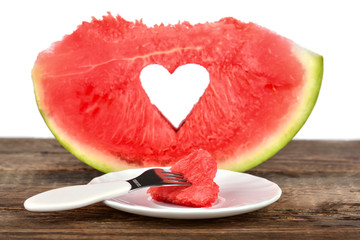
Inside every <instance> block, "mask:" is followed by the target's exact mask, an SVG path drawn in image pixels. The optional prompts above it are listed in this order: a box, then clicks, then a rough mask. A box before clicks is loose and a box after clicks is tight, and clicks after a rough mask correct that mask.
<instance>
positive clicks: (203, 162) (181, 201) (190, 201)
mask: <svg viewBox="0 0 360 240" xmlns="http://www.w3.org/2000/svg"><path fill="white" fill-rule="evenodd" d="M170 169H171V170H172V171H174V172H178V173H181V174H183V175H184V177H185V178H186V179H187V181H188V182H190V183H191V184H192V185H191V186H189V187H183V186H176V187H175V186H174V187H151V188H149V190H148V193H149V194H150V195H151V197H152V198H153V199H154V200H157V201H161V202H167V203H173V204H178V205H184V206H189V207H211V204H212V203H214V202H215V201H216V199H217V198H218V193H219V186H218V185H217V184H216V183H215V182H214V178H215V175H216V172H217V165H216V161H215V160H214V159H213V158H212V156H211V155H210V154H209V153H208V152H207V151H205V150H202V149H199V150H196V151H194V152H192V153H190V154H189V155H188V156H186V157H184V158H182V159H180V160H179V161H178V162H176V163H175V165H174V166H172V167H171V168H170Z"/></svg>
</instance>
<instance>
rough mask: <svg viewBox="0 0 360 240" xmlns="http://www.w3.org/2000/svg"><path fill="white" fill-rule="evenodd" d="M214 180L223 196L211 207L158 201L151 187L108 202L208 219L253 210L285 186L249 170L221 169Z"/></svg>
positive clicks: (133, 172)
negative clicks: (153, 196) (233, 170)
mask: <svg viewBox="0 0 360 240" xmlns="http://www.w3.org/2000/svg"><path fill="white" fill-rule="evenodd" d="M146 169H147V168H146ZM146 169H145V168H142V169H129V170H125V171H120V172H113V173H108V174H105V175H102V176H100V177H97V178H94V179H93V180H92V181H91V182H90V183H91V184H92V183H99V182H107V181H114V180H128V179H131V178H134V177H136V176H138V175H140V174H141V173H142V172H144V171H145V170H146ZM214 181H215V182H216V183H217V184H218V185H219V187H220V192H219V198H218V200H217V201H216V202H215V203H214V204H213V205H212V206H211V207H208V208H193V207H185V206H178V205H174V204H167V203H163V202H158V201H155V200H153V199H152V198H151V196H150V195H149V194H147V193H146V191H147V190H148V188H143V189H140V190H136V191H133V192H130V193H129V194H127V195H123V196H120V197H116V198H113V199H109V200H106V201H104V203H105V204H106V205H108V206H109V207H112V208H115V209H118V210H121V211H124V212H129V213H134V214H139V215H144V216H150V217H160V218H176V219H205V218H219V217H228V216H233V215H238V214H243V213H247V212H252V211H255V210H258V209H260V208H263V207H266V206H268V205H270V204H272V203H274V202H275V201H277V200H278V199H279V198H280V196H281V189H280V187H279V186H278V185H277V184H275V183H273V182H271V181H269V180H267V179H265V178H261V177H256V176H253V175H250V174H246V173H238V172H232V171H228V170H221V169H219V170H218V171H217V174H216V177H215V179H214Z"/></svg>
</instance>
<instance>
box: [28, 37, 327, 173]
mask: <svg viewBox="0 0 360 240" xmlns="http://www.w3.org/2000/svg"><path fill="white" fill-rule="evenodd" d="M293 52H294V54H295V56H296V57H297V58H298V59H299V61H300V62H301V63H302V65H303V67H304V69H305V70H306V77H305V78H306V81H305V82H306V85H305V87H304V95H303V97H301V99H302V102H301V103H300V104H299V108H298V109H297V110H296V111H295V112H296V114H294V115H292V118H291V119H289V121H288V124H287V126H285V127H284V128H282V129H280V130H279V131H278V134H275V135H273V136H272V138H271V139H268V140H267V141H265V142H263V143H261V144H259V145H258V147H257V148H256V149H254V150H253V151H252V152H251V153H249V154H247V156H246V157H244V156H242V157H241V159H236V158H233V159H232V160H231V161H224V162H219V163H218V167H219V168H223V169H228V170H233V171H239V172H244V171H247V170H249V169H251V168H253V167H255V166H257V165H259V164H261V163H262V162H264V161H266V160H267V159H269V158H270V157H272V156H273V155H274V154H276V153H277V152H278V151H279V150H280V149H282V148H283V147H284V146H285V145H286V144H287V143H288V142H289V141H291V139H292V138H293V137H294V136H295V135H296V133H297V132H298V131H299V130H300V129H301V127H302V126H303V125H304V124H305V122H306V120H307V119H308V117H309V115H310V113H311V112H312V109H313V108H314V106H315V103H316V100H317V98H318V94H319V91H320V86H321V82H322V74H323V57H322V56H320V55H318V54H315V53H313V52H311V51H308V50H306V49H304V48H301V47H299V46H298V45H295V44H294V47H293ZM41 72H42V71H41V69H40V67H39V66H37V65H35V66H34V69H33V71H32V79H33V83H34V91H35V98H36V102H37V105H38V108H39V111H40V113H41V115H42V117H43V119H44V121H45V123H46V124H47V126H48V127H49V129H50V131H51V132H52V134H53V135H54V136H55V138H56V139H57V140H58V141H59V142H60V144H62V145H63V147H64V148H66V149H67V150H68V151H69V152H71V153H72V154H73V155H74V156H76V157H77V158H78V159H79V160H81V161H83V162H84V163H86V164H88V165H89V166H91V167H93V168H95V169H97V170H99V171H102V172H113V171H120V170H124V169H128V168H139V167H141V166H138V165H131V164H128V163H127V162H126V161H124V160H122V159H119V158H116V157H114V156H112V155H111V154H106V153H104V152H102V151H99V150H97V149H95V148H93V147H91V146H87V145H85V144H82V143H80V142H78V141H77V140H76V139H75V138H74V137H72V135H71V134H72V133H66V132H65V131H64V130H61V129H60V128H59V127H58V126H57V125H56V124H55V122H54V121H53V119H52V117H51V116H49V115H47V114H46V111H45V110H44V109H43V108H42V106H41V104H40V103H41V102H42V101H41V100H42V99H41V98H42V93H41V89H40V87H39V86H40V85H41V84H38V83H37V81H39V80H40V78H39V77H38V73H41ZM235 155H237V154H235ZM239 155H241V154H240V153H239Z"/></svg>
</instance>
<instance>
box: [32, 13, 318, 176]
mask: <svg viewBox="0 0 360 240" xmlns="http://www.w3.org/2000/svg"><path fill="white" fill-rule="evenodd" d="M151 64H157V65H161V66H163V67H164V68H166V69H167V70H168V71H169V72H170V73H173V72H174V71H175V70H176V69H177V68H178V67H180V66H182V65H186V64H197V65H200V66H202V67H204V68H205V69H206V70H207V71H208V73H209V80H210V82H209V85H208V87H207V88H206V90H205V92H204V94H203V95H202V96H201V97H200V100H199V101H198V102H197V103H196V104H195V105H194V107H193V109H192V110H191V112H190V113H189V114H188V115H187V117H186V118H185V119H184V120H183V122H182V123H181V124H180V126H179V127H176V128H175V127H174V126H173V125H172V124H171V123H170V122H169V121H168V120H167V119H166V118H165V117H164V116H163V114H162V113H161V112H160V111H159V110H158V109H157V107H156V106H154V105H153V104H152V103H151V101H150V99H149V97H148V96H147V94H146V92H145V90H144V89H143V87H142V85H141V82H140V73H141V71H142V69H144V67H146V66H148V65H151ZM322 72H323V60H322V57H321V56H320V55H317V54H315V53H313V52H311V51H308V50H306V49H304V48H302V47H300V46H298V45H297V44H295V43H294V42H292V41H290V40H289V39H286V38H284V37H282V36H279V35H277V34H276V33H274V32H272V31H270V30H268V29H265V28H263V27H260V26H258V25H256V24H254V23H243V22H240V21H238V20H236V19H234V18H224V19H221V20H219V21H217V22H213V23H203V24H195V25H191V24H189V23H187V22H183V23H179V24H175V25H167V26H165V25H163V24H161V25H155V26H152V27H148V26H146V25H145V24H143V23H142V22H141V21H136V22H129V21H126V20H124V19H123V18H121V17H120V16H116V17H113V16H112V15H110V14H109V15H107V16H104V17H103V19H101V20H98V19H95V18H94V19H93V20H92V21H91V22H84V23H82V24H81V25H80V26H79V27H78V28H77V30H75V31H74V32H73V33H72V34H70V35H66V36H65V37H64V38H63V39H62V40H61V41H58V42H55V43H53V44H52V45H51V47H50V48H49V49H47V50H45V51H43V52H41V53H40V54H39V56H38V58H37V60H36V62H35V65H34V68H33V71H32V77H33V83H34V89H35V95H36V100H37V104H38V107H39V110H40V112H41V114H42V116H43V118H44V120H45V122H46V124H47V125H48V127H49V128H50V130H51V131H52V132H53V134H54V135H55V137H56V138H57V139H58V141H59V142H60V143H61V144H62V145H63V146H64V147H65V148H67V149H68V150H69V151H70V152H71V153H73V154H74V155H75V156H76V157H78V158H79V159H80V160H82V161H84V162H85V163H87V164H89V165H90V166H92V167H94V168H96V169H98V170H101V171H104V172H110V171H119V170H122V169H127V168H138V167H151V166H172V165H173V164H174V163H175V162H176V161H177V159H180V158H183V157H185V156H187V155H188V154H190V153H192V152H193V151H195V150H197V149H204V150H206V151H208V152H209V153H210V154H211V155H212V156H213V157H214V159H215V160H216V162H217V164H218V167H219V168H224V169H229V170H235V171H246V170H248V169H250V168H252V167H254V166H256V165H258V164H260V163H262V162H263V161H265V160H267V159H268V158H270V157H271V156H272V155H274V154H275V153H276V152H277V151H279V150H280V149H281V148H282V147H284V146H285V145H286V144H287V143H288V142H289V141H290V140H291V139H292V138H293V137H294V135H295V134H296V133H297V132H298V131H299V129H300V128H301V127H302V126H303V124H304V123H305V121H306V119H307V118H308V116H309V115H310V113H311V111H312V109H313V107H314V105H315V102H316V99H317V96H318V93H319V90H320V85H321V79H322ZM155 80H156V79H154V81H155Z"/></svg>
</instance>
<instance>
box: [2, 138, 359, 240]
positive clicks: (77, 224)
mask: <svg viewBox="0 0 360 240" xmlns="http://www.w3.org/2000/svg"><path fill="white" fill-rule="evenodd" d="M249 173H251V174H254V175H257V176H261V177H265V178H267V179H269V180H271V181H274V182H276V183H278V184H279V186H280V187H281V188H282V190H283V195H282V197H281V198H280V200H279V201H278V202H276V203H274V204H272V205H270V206H269V207H267V208H264V209H261V210H259V211H256V212H252V213H248V214H243V215H238V216H233V217H228V218H220V219H208V220H170V219H158V218H150V217H144V216H137V215H133V214H128V213H125V212H121V211H116V210H113V209H111V208H109V207H107V206H105V205H104V204H102V203H98V204H95V205H92V206H89V207H85V208H82V209H77V210H71V211H64V212H55V213H32V212H28V211H26V210H24V208H23V205H22V204H23V201H24V200H25V199H26V198H27V197H29V196H31V195H33V194H36V193H38V192H41V191H45V190H48V189H52V188H55V187H61V186H66V185H73V184H84V183H87V182H88V181H89V180H91V179H92V178H94V177H97V176H99V175H101V174H102V173H100V172H98V171H97V170H94V169H92V168H90V167H89V166H87V165H85V164H84V163H82V162H81V161H79V160H77V159H76V158H75V157H74V156H72V155H71V154H70V153H68V152H67V150H65V149H64V148H63V147H62V146H61V145H59V144H58V142H57V141H56V140H53V139H0V239H360V141H292V142H290V143H289V144H288V145H287V146H286V147H285V148H284V149H283V150H281V151H280V152H279V153H278V154H276V155H275V156H273V157H272V158H271V159H269V160H268V161H267V162H265V163H263V164H262V165H260V166H258V167H256V168H254V169H252V170H251V171H249Z"/></svg>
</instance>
